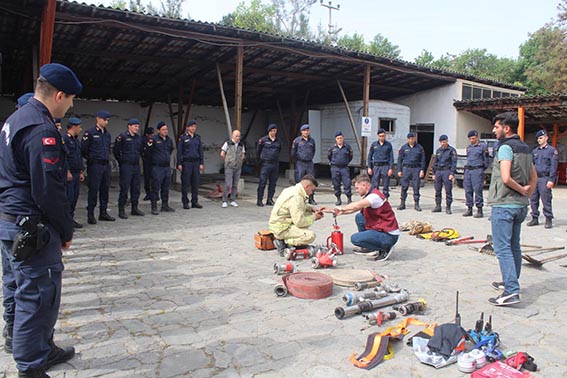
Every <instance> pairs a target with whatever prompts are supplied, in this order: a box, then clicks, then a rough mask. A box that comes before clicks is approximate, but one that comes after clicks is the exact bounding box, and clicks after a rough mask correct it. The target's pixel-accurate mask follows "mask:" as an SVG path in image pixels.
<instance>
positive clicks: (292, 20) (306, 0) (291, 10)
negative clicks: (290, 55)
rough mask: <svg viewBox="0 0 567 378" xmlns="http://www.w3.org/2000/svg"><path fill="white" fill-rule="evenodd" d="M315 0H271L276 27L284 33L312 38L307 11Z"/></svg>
mask: <svg viewBox="0 0 567 378" xmlns="http://www.w3.org/2000/svg"><path fill="white" fill-rule="evenodd" d="M316 2H317V0H272V4H273V6H274V9H275V12H276V14H275V20H276V27H277V28H278V30H280V31H281V32H282V33H283V34H284V35H288V36H291V37H296V38H304V39H312V38H313V37H314V35H313V33H312V32H311V30H310V28H309V11H310V8H311V6H312V5H313V4H315V3H316Z"/></svg>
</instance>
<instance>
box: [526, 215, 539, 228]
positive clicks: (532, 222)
mask: <svg viewBox="0 0 567 378" xmlns="http://www.w3.org/2000/svg"><path fill="white" fill-rule="evenodd" d="M537 225H539V220H538V219H537V217H532V220H531V221H529V222H528V224H527V225H526V226H528V227H531V226H537Z"/></svg>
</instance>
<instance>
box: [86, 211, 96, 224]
mask: <svg viewBox="0 0 567 378" xmlns="http://www.w3.org/2000/svg"><path fill="white" fill-rule="evenodd" d="M87 223H88V224H96V218H95V216H94V213H88V215H87Z"/></svg>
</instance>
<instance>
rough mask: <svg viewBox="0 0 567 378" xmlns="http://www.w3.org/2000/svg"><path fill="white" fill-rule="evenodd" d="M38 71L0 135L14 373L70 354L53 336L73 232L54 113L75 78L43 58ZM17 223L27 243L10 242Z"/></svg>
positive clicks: (1, 229)
mask: <svg viewBox="0 0 567 378" xmlns="http://www.w3.org/2000/svg"><path fill="white" fill-rule="evenodd" d="M39 74H40V76H39V78H38V79H37V82H36V86H35V95H34V97H33V98H31V99H30V100H29V102H28V103H27V104H25V105H24V106H22V107H21V108H20V109H18V110H17V111H16V112H15V113H14V114H12V115H11V116H10V117H9V118H8V119H7V120H6V122H5V123H4V126H3V127H2V132H1V136H0V140H1V141H2V143H0V245H1V247H2V271H3V277H2V281H3V304H4V321H5V324H6V325H5V329H4V332H3V334H4V337H5V346H4V349H5V350H6V351H7V352H9V353H13V357H14V360H15V361H16V367H17V369H18V377H20V378H24V377H25V378H29V377H34V378H35V377H40V378H45V377H47V378H49V375H47V374H46V373H45V371H47V370H48V369H49V368H51V367H52V366H53V365H56V364H60V363H63V362H66V361H68V360H70V359H71V358H73V356H74V355H75V349H74V348H73V347H67V348H65V349H62V348H59V347H58V346H57V345H55V343H54V340H53V334H54V327H55V323H56V321H57V315H58V312H59V306H60V302H61V275H62V272H63V268H64V267H63V263H62V261H61V251H62V249H68V248H69V247H70V246H71V241H72V239H73V218H72V217H71V211H70V209H69V202H68V201H67V197H66V194H65V181H66V171H65V168H64V163H65V159H66V156H65V152H64V150H63V147H62V138H61V135H60V134H59V132H58V131H57V128H56V127H55V123H54V122H53V118H54V117H63V116H64V115H65V112H66V111H67V110H68V109H69V108H70V107H71V106H73V98H74V97H75V95H76V94H78V93H80V92H81V90H82V85H81V83H80V82H79V80H78V79H77V77H76V76H75V74H74V73H73V71H71V70H70V69H69V68H68V67H65V66H63V65H61V64H46V65H44V66H42V67H41V68H40V70H39ZM22 227H25V228H27V227H29V229H30V230H32V229H33V230H34V231H35V232H34V233H35V234H36V235H33V236H32V237H28V238H27V243H23V242H22V240H21V239H20V238H18V239H19V240H20V241H16V238H17V236H20V237H21V236H23V228H22ZM24 240H25V239H24ZM14 243H16V244H15V245H14ZM23 246H26V247H25V248H23V249H20V247H23ZM13 247H14V248H15V249H16V250H17V251H18V254H17V255H14V252H13V251H12V249H13ZM20 252H21V253H22V254H20Z"/></svg>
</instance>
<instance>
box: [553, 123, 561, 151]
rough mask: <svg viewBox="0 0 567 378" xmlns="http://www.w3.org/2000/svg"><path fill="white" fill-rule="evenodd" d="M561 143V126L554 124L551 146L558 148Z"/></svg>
mask: <svg viewBox="0 0 567 378" xmlns="http://www.w3.org/2000/svg"><path fill="white" fill-rule="evenodd" d="M558 142H559V125H558V124H557V123H554V124H553V137H552V138H551V145H552V146H553V147H555V148H557V143H558Z"/></svg>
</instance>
